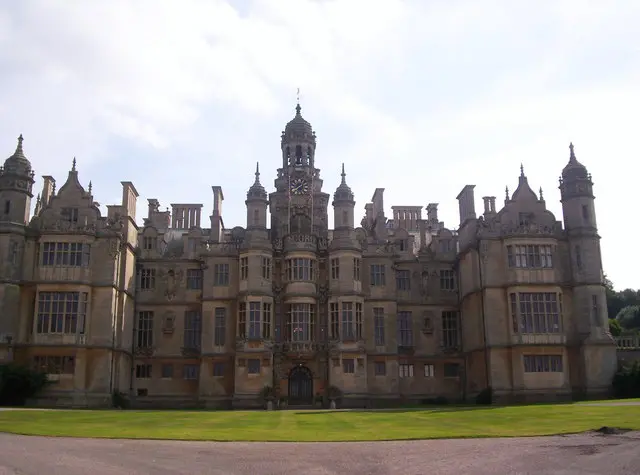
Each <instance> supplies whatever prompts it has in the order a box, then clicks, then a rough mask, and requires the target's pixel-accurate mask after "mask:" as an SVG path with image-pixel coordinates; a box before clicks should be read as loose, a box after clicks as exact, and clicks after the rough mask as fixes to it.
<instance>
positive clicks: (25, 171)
mask: <svg viewBox="0 0 640 475" xmlns="http://www.w3.org/2000/svg"><path fill="white" fill-rule="evenodd" d="M23 140H24V139H23V138H22V134H20V137H18V146H17V147H16V151H15V152H13V155H11V156H10V157H9V158H7V159H6V160H5V162H4V167H2V170H1V171H0V173H1V174H3V175H5V174H6V175H13V176H15V177H23V178H31V179H32V178H33V170H32V169H31V162H29V160H28V159H27V157H26V156H25V155H24V151H23V150H22V142H23Z"/></svg>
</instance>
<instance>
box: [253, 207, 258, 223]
mask: <svg viewBox="0 0 640 475" xmlns="http://www.w3.org/2000/svg"><path fill="white" fill-rule="evenodd" d="M253 224H256V225H257V224H260V210H259V209H254V210H253Z"/></svg>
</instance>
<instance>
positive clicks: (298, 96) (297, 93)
mask: <svg viewBox="0 0 640 475" xmlns="http://www.w3.org/2000/svg"><path fill="white" fill-rule="evenodd" d="M300 110H301V107H300V88H298V90H297V92H296V115H300Z"/></svg>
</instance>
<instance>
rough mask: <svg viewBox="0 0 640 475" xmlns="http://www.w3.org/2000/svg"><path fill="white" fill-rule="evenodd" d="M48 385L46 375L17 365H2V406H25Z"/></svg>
mask: <svg viewBox="0 0 640 475" xmlns="http://www.w3.org/2000/svg"><path fill="white" fill-rule="evenodd" d="M47 384H49V380H48V379H47V375H46V374H45V373H42V372H39V371H34V370H32V369H29V368H27V367H25V366H20V365H17V364H7V365H0V406H24V404H25V403H26V402H27V399H29V398H32V397H34V396H35V395H37V394H38V393H39V392H40V391H42V389H44V387H45V386H46V385H47Z"/></svg>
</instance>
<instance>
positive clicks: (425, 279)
mask: <svg viewBox="0 0 640 475" xmlns="http://www.w3.org/2000/svg"><path fill="white" fill-rule="evenodd" d="M420 293H421V294H422V295H429V269H428V268H426V267H425V268H424V269H422V273H421V274H420Z"/></svg>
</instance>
